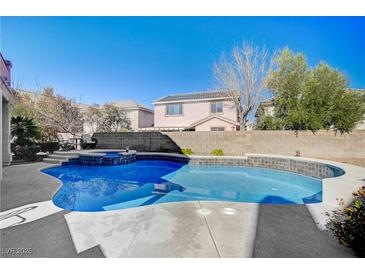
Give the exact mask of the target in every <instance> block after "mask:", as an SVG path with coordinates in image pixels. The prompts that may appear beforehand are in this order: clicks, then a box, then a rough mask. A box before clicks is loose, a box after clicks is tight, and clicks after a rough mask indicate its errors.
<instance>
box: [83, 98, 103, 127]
mask: <svg viewBox="0 0 365 274" xmlns="http://www.w3.org/2000/svg"><path fill="white" fill-rule="evenodd" d="M102 120H103V113H102V111H101V109H100V107H99V106H98V105H94V106H89V107H88V108H87V109H86V111H85V113H84V128H85V130H86V131H87V132H88V133H89V134H93V133H94V132H96V131H97V130H98V129H99V128H100V125H101V123H102Z"/></svg>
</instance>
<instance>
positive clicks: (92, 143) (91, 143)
mask: <svg viewBox="0 0 365 274" xmlns="http://www.w3.org/2000/svg"><path fill="white" fill-rule="evenodd" d="M81 138H82V139H81V146H82V148H83V149H87V148H95V147H96V140H95V139H93V138H91V135H90V134H83V135H82V136H81Z"/></svg>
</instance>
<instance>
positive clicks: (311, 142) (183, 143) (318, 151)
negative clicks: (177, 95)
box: [93, 130, 365, 160]
mask: <svg viewBox="0 0 365 274" xmlns="http://www.w3.org/2000/svg"><path fill="white" fill-rule="evenodd" d="M93 137H94V138H95V139H97V141H98V143H97V148H108V149H110V148H111V149H113V148H115V149H121V148H125V147H126V146H129V148H130V149H135V150H137V151H145V152H177V153H179V152H181V149H183V148H190V149H192V151H193V152H194V153H195V154H198V155H207V154H209V153H210V152H211V151H212V150H213V149H219V148H220V149H223V151H224V154H225V155H232V156H239V155H244V154H246V153H261V154H280V155H289V156H294V155H295V153H296V151H297V150H299V151H300V154H301V156H303V157H312V158H323V159H332V160H341V159H365V130H355V131H353V132H352V133H351V134H342V135H341V134H340V133H337V134H335V133H334V132H333V131H328V132H327V131H318V132H316V133H315V134H313V133H312V132H310V131H300V132H298V135H296V134H295V133H294V132H292V131H245V132H242V131H236V132H211V131H206V132H203V131H201V132H194V131H190V132H189V131H187V132H164V133H160V132H127V133H95V134H94V135H93Z"/></svg>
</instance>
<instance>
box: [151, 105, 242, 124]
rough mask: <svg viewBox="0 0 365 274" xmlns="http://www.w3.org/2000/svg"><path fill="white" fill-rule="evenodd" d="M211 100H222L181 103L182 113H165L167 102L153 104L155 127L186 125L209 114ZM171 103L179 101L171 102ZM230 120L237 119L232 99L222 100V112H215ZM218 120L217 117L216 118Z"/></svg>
mask: <svg viewBox="0 0 365 274" xmlns="http://www.w3.org/2000/svg"><path fill="white" fill-rule="evenodd" d="M213 101H222V100H206V101H192V102H181V103H182V115H166V106H167V103H163V104H160V103H159V104H155V124H154V126H155V127H188V126H190V125H191V124H193V123H195V122H197V121H199V120H201V119H203V118H205V117H207V116H209V115H210V114H211V112H210V104H211V102H213ZM173 103H179V102H178V101H177V102H173ZM216 115H222V116H224V117H226V118H228V119H230V120H233V121H236V120H237V112H236V109H235V108H234V104H233V102H232V101H228V100H225V101H223V113H219V114H218V113H216ZM217 120H218V119H217Z"/></svg>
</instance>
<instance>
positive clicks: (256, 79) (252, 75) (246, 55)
mask: <svg viewBox="0 0 365 274" xmlns="http://www.w3.org/2000/svg"><path fill="white" fill-rule="evenodd" d="M273 64H274V54H272V55H270V53H269V51H268V50H267V49H266V48H265V47H260V46H256V45H254V44H252V43H247V42H244V43H243V45H242V47H234V48H233V50H232V55H231V56H230V57H229V58H227V57H226V56H225V54H224V53H223V54H222V56H221V58H220V60H219V61H218V62H217V63H215V64H214V68H213V71H214V76H215V79H216V81H217V85H218V88H219V89H220V90H223V91H226V92H227V93H228V94H229V96H230V97H231V99H232V101H233V102H234V105H235V108H236V110H237V115H238V120H239V123H240V130H247V122H248V115H249V114H250V113H251V112H252V111H254V110H255V109H256V108H257V106H258V104H259V102H260V101H261V100H262V99H263V93H264V91H265V90H266V88H267V83H268V77H269V75H270V72H271V71H272V67H273Z"/></svg>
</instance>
